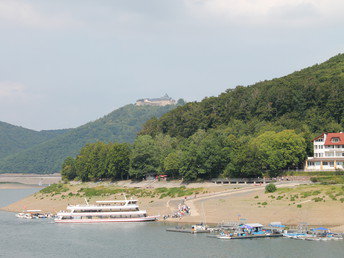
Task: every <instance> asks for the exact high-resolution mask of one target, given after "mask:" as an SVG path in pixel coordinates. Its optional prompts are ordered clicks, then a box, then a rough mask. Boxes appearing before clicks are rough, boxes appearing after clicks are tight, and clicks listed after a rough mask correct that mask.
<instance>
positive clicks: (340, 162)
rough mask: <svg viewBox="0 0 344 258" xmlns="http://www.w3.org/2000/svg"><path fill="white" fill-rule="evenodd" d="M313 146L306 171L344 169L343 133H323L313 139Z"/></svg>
mask: <svg viewBox="0 0 344 258" xmlns="http://www.w3.org/2000/svg"><path fill="white" fill-rule="evenodd" d="M313 147H314V156H313V157H309V158H308V159H307V161H306V165H305V170H306V171H335V170H344V133H342V132H340V133H324V134H322V135H320V136H318V137H317V138H315V139H314V140H313Z"/></svg>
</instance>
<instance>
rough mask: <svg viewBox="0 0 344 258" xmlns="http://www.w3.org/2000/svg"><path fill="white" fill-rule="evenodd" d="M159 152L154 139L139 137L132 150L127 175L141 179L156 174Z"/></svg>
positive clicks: (146, 136)
mask: <svg viewBox="0 0 344 258" xmlns="http://www.w3.org/2000/svg"><path fill="white" fill-rule="evenodd" d="M159 165H160V163H159V152H158V149H157V147H156V145H155V142H154V139H153V138H152V137H151V136H149V135H139V136H138V137H137V138H136V140H135V142H134V144H133V148H132V152H131V157H130V170H129V174H130V176H131V177H132V178H135V179H143V178H144V177H146V176H147V175H153V174H157V173H158V168H159Z"/></svg>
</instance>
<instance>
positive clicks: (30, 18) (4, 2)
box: [0, 0, 80, 28]
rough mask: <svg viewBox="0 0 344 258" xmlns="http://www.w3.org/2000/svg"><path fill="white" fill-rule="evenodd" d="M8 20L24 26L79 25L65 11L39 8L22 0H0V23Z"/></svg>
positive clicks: (60, 26) (61, 26)
mask: <svg viewBox="0 0 344 258" xmlns="http://www.w3.org/2000/svg"><path fill="white" fill-rule="evenodd" d="M1 22H10V23H13V24H16V25H20V26H24V27H34V28H64V27H69V26H78V25H80V22H79V21H76V20H74V19H73V18H72V17H71V16H70V15H69V14H68V13H67V12H61V13H54V12H51V11H50V12H47V11H43V10H40V9H39V8H38V7H36V6H34V5H33V4H30V3H28V2H27V1H23V0H0V23H1Z"/></svg>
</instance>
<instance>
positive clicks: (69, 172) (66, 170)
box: [61, 157, 77, 180]
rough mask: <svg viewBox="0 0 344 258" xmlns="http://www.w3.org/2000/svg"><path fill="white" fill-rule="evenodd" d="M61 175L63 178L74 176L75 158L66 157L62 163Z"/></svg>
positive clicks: (70, 178) (68, 178)
mask: <svg viewBox="0 0 344 258" xmlns="http://www.w3.org/2000/svg"><path fill="white" fill-rule="evenodd" d="M61 176H62V179H63V180H73V179H74V178H76V176H77V173H76V168H75V159H74V158H72V157H67V158H66V159H65V161H64V162H63V165H62V170H61Z"/></svg>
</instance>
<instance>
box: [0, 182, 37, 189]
mask: <svg viewBox="0 0 344 258" xmlns="http://www.w3.org/2000/svg"><path fill="white" fill-rule="evenodd" d="M29 188H42V186H39V185H26V184H20V183H0V189H29Z"/></svg>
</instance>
